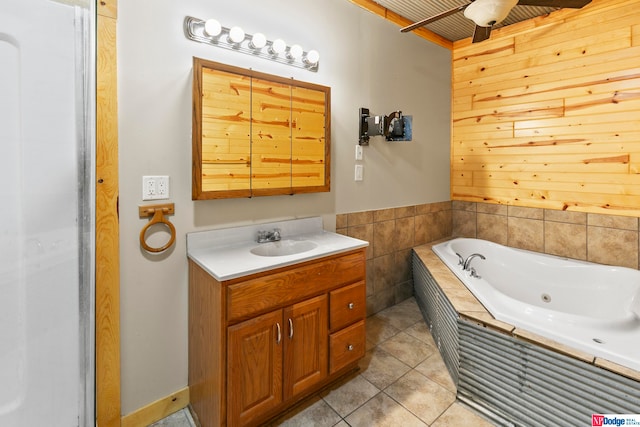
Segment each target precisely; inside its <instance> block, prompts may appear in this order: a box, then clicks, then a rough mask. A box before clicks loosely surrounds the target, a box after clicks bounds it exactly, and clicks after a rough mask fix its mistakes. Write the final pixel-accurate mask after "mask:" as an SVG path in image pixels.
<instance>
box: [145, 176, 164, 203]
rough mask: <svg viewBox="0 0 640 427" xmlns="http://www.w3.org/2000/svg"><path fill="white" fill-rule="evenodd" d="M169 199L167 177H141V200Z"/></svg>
mask: <svg viewBox="0 0 640 427" xmlns="http://www.w3.org/2000/svg"><path fill="white" fill-rule="evenodd" d="M168 198H169V177H168V176H143V177H142V200H162V199H168Z"/></svg>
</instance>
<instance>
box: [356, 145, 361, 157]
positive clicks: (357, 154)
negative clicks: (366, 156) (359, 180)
mask: <svg viewBox="0 0 640 427" xmlns="http://www.w3.org/2000/svg"><path fill="white" fill-rule="evenodd" d="M356 160H362V145H356Z"/></svg>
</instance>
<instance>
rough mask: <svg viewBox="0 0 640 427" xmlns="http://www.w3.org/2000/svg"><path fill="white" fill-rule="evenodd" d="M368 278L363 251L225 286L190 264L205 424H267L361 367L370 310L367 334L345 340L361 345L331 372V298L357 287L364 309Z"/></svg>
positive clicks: (195, 398) (200, 412)
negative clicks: (230, 298)
mask: <svg viewBox="0 0 640 427" xmlns="http://www.w3.org/2000/svg"><path fill="white" fill-rule="evenodd" d="M365 277H366V272H365V249H364V248H363V249H357V250H354V251H351V252H346V253H342V254H336V255H331V256H328V257H324V258H322V259H319V260H311V261H307V262H304V263H300V264H296V265H293V266H287V267H281V268H278V269H275V270H273V271H267V272H262V273H256V274H254V275H251V276H247V277H239V278H236V279H232V280H228V281H224V282H219V281H217V280H215V279H214V278H213V277H212V276H210V275H209V274H207V273H206V272H205V271H204V270H203V269H202V268H201V267H200V266H198V265H197V264H195V263H194V262H193V261H189V387H190V400H191V405H192V408H193V410H194V411H195V413H196V414H197V416H198V419H199V421H200V423H201V425H202V426H203V427H218V426H239V425H243V426H244V425H246V426H261V425H265V422H267V421H268V420H269V419H271V418H274V417H276V416H278V415H280V414H281V413H282V412H283V411H284V410H286V409H288V408H291V407H292V406H294V405H296V404H297V403H298V402H300V401H301V400H302V399H304V398H306V397H308V396H309V395H311V394H312V393H314V392H317V391H319V390H320V389H321V388H323V387H325V386H327V385H328V384H330V383H331V382H333V381H336V380H338V379H339V378H340V377H341V376H343V375H346V374H348V373H350V372H353V371H354V370H355V369H357V364H358V359H359V358H360V357H362V355H363V354H364V353H362V354H361V353H360V347H361V348H362V350H364V342H365V338H364V316H365V312H364V311H362V312H359V311H358V310H355V312H359V313H361V314H360V316H359V317H357V318H351V320H350V321H351V322H352V323H353V324H358V325H361V328H360V329H358V330H357V331H356V332H357V333H358V334H360V336H359V337H355V338H354V337H352V336H351V335H352V334H353V333H356V332H353V333H352V334H349V336H348V337H345V338H344V339H348V340H349V341H353V340H355V339H356V338H357V339H358V340H359V341H358V343H360V344H361V346H360V344H358V347H357V349H358V351H356V352H352V351H349V350H348V349H347V347H345V348H344V351H348V352H349V354H346V355H340V356H338V355H337V354H336V356H335V357H336V358H337V359H336V361H337V364H336V363H334V370H333V371H332V373H331V375H329V374H328V370H329V366H330V363H329V352H330V349H329V337H330V336H329V319H328V317H329V293H330V292H331V291H336V290H338V289H340V287H342V286H346V287H347V288H348V289H352V287H351V286H350V285H352V284H357V286H358V290H361V291H362V293H363V298H362V299H363V301H362V306H363V307H364V306H365V302H364V291H365V289H366V285H365ZM329 282H330V284H329ZM283 285H284V287H283ZM232 288H233V290H232ZM270 289H272V290H270ZM283 290H284V292H283ZM356 293H358V292H356ZM338 294H339V292H337V293H336V295H338ZM347 294H353V291H348V292H347ZM227 295H231V296H233V298H234V301H233V302H232V301H229V300H228V297H227ZM252 305H253V306H256V308H252V307H251V306H252ZM232 311H234V312H236V313H240V314H236V315H235V317H234V318H233V320H231V319H232V315H231V314H230V313H231V312H232ZM289 320H291V322H289ZM340 331H341V330H337V331H333V332H335V333H339V332H340ZM344 339H343V341H344ZM336 348H337V347H336Z"/></svg>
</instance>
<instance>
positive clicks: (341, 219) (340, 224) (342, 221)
mask: <svg viewBox="0 0 640 427" xmlns="http://www.w3.org/2000/svg"><path fill="white" fill-rule="evenodd" d="M348 218H349V215H347V214H338V215H336V229H338V228H346V227H347V226H348V225H349V222H348V221H347V219H348Z"/></svg>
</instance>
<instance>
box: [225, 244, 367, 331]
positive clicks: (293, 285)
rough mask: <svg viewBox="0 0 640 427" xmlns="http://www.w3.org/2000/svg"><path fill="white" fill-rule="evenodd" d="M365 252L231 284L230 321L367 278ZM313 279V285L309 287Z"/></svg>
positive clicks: (229, 296)
mask: <svg viewBox="0 0 640 427" xmlns="http://www.w3.org/2000/svg"><path fill="white" fill-rule="evenodd" d="M364 259H365V256H364V251H362V250H358V251H357V252H353V253H351V254H347V255H342V256H338V257H332V258H330V259H327V260H323V261H320V262H313V263H310V264H307V265H303V266H299V267H297V268H295V269H293V270H291V269H290V270H289V271H282V272H280V273H274V274H269V275H267V276H263V277H258V278H255V279H250V280H246V281H243V282H241V283H238V284H234V285H230V286H228V297H227V298H228V299H227V302H228V312H229V322H237V321H238V320H242V319H246V318H248V317H250V316H255V315H256V314H259V313H261V312H264V311H265V310H269V309H271V308H272V307H278V306H279V307H282V306H284V305H287V304H291V303H293V302H295V301H299V300H300V299H304V298H307V297H310V296H312V295H314V294H317V293H318V292H326V291H328V290H331V289H335V288H337V287H340V286H343V285H345V284H349V283H353V282H355V281H358V280H360V279H362V277H364V268H365V267H364ZM310 281H312V283H313V286H308V284H309V283H310Z"/></svg>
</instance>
